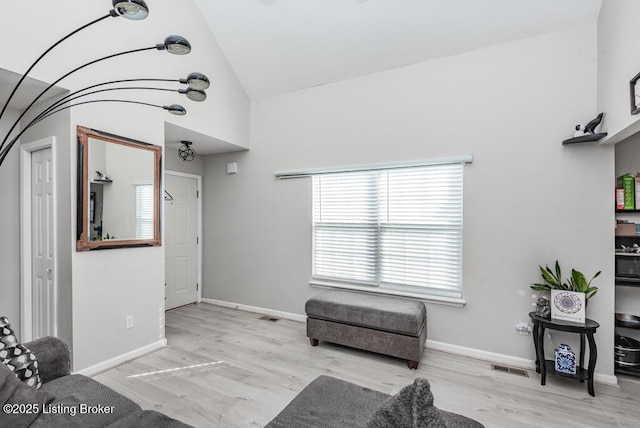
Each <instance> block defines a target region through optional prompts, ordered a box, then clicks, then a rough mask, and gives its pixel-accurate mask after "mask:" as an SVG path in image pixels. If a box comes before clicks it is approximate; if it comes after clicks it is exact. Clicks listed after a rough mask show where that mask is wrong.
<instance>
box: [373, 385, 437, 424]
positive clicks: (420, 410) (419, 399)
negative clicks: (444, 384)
mask: <svg viewBox="0 0 640 428" xmlns="http://www.w3.org/2000/svg"><path fill="white" fill-rule="evenodd" d="M446 426H447V425H446V423H445V421H444V419H443V417H442V415H441V414H440V410H439V409H438V408H437V407H435V406H434V405H433V394H432V393H431V388H430V386H429V381H428V380H427V379H425V378H417V379H416V380H415V381H414V382H413V384H411V385H409V386H405V387H404V388H402V389H401V390H400V392H398V393H397V394H396V395H393V396H391V397H389V398H388V399H387V400H386V401H385V402H384V403H382V405H381V406H380V407H379V408H378V409H377V410H376V412H375V413H374V414H373V416H372V417H371V419H369V421H368V422H367V428H400V427H402V428H427V427H429V428H446Z"/></svg>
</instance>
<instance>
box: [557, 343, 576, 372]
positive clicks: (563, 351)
mask: <svg viewBox="0 0 640 428" xmlns="http://www.w3.org/2000/svg"><path fill="white" fill-rule="evenodd" d="M555 354H556V371H557V372H559V373H567V374H576V354H574V353H573V351H572V350H571V347H570V346H569V345H565V344H564V343H563V344H562V345H560V346H559V347H558V348H557V349H556V352H555Z"/></svg>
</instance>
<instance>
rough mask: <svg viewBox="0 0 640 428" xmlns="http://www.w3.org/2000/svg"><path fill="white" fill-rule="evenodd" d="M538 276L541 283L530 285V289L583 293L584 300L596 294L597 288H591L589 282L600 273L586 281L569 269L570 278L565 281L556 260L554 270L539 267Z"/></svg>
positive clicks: (576, 271) (581, 275)
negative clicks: (539, 275)
mask: <svg viewBox="0 0 640 428" xmlns="http://www.w3.org/2000/svg"><path fill="white" fill-rule="evenodd" d="M538 267H539V268H540V274H541V276H542V281H543V282H541V283H535V284H531V288H533V289H534V290H537V291H551V290H567V291H575V292H579V293H584V294H585V298H586V299H590V298H591V297H593V296H594V295H595V294H596V293H597V292H598V287H595V286H594V287H592V286H591V281H593V280H594V279H596V278H597V277H598V276H600V274H601V273H602V271H598V272H597V273H596V274H595V275H594V276H593V278H591V279H590V280H589V281H587V278H586V277H585V276H584V274H583V273H582V272H580V271H578V270H575V269H571V277H569V278H567V279H566V280H565V281H563V280H562V270H561V268H560V263H558V261H557V260H556V264H555V270H552V269H551V268H550V267H549V266H545V267H542V266H539V265H538Z"/></svg>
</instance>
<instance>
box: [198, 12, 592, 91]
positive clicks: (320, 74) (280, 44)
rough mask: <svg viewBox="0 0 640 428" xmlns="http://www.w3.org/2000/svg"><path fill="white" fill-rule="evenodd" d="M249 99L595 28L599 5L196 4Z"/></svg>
mask: <svg viewBox="0 0 640 428" xmlns="http://www.w3.org/2000/svg"><path fill="white" fill-rule="evenodd" d="M196 2H197V3H198V5H199V7H200V9H201V11H202V13H203V15H204V17H205V19H206V20H207V22H208V23H209V26H210V27H211V30H212V31H213V33H214V35H215V37H216V39H217V41H218V43H219V45H220V47H221V49H222V51H223V52H224V54H225V56H226V57H227V59H228V61H229V63H230V64H231V67H232V68H233V70H234V71H235V73H236V75H237V76H238V78H239V79H240V82H241V83H242V85H243V86H244V88H245V90H246V91H247V94H248V95H249V97H250V98H253V99H255V98H262V97H267V96H271V95H276V94H281V93H285V92H289V91H295V90H299V89H304V88H309V87H313V86H317V85H322V84H325V83H329V82H334V81H338V80H342V79H347V78H351V77H355V76H360V75H364V74H369V73H375V72H378V71H382V70H388V69H392V68H396V67H402V66H405V65H409V64H413V63H417V62H422V61H427V60H430V59H434V58H439V57H445V56H450V55H455V54H459V53H462V52H469V51H473V50H478V49H482V48H485V47H488V46H492V45H497V44H501V43H507V42H511V41H514V40H518V39H522V38H526V37H531V36H535V35H538V34H543V33H547V32H552V31H558V30H562V29H567V28H571V27H574V26H578V25H582V24H586V23H593V22H595V21H596V20H597V17H598V13H599V10H600V5H601V3H602V0H196Z"/></svg>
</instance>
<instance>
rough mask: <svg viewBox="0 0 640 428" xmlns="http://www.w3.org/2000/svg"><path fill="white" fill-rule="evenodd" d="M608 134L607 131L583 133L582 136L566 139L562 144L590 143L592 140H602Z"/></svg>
mask: <svg viewBox="0 0 640 428" xmlns="http://www.w3.org/2000/svg"><path fill="white" fill-rule="evenodd" d="M606 136H607V133H606V132H600V133H598V134H588V135H582V136H580V137H573V138H569V139H568V140H564V141H563V142H562V145H563V146H566V145H567V144H578V143H590V142H592V141H599V140H602V139H603V138H604V137H606Z"/></svg>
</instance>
